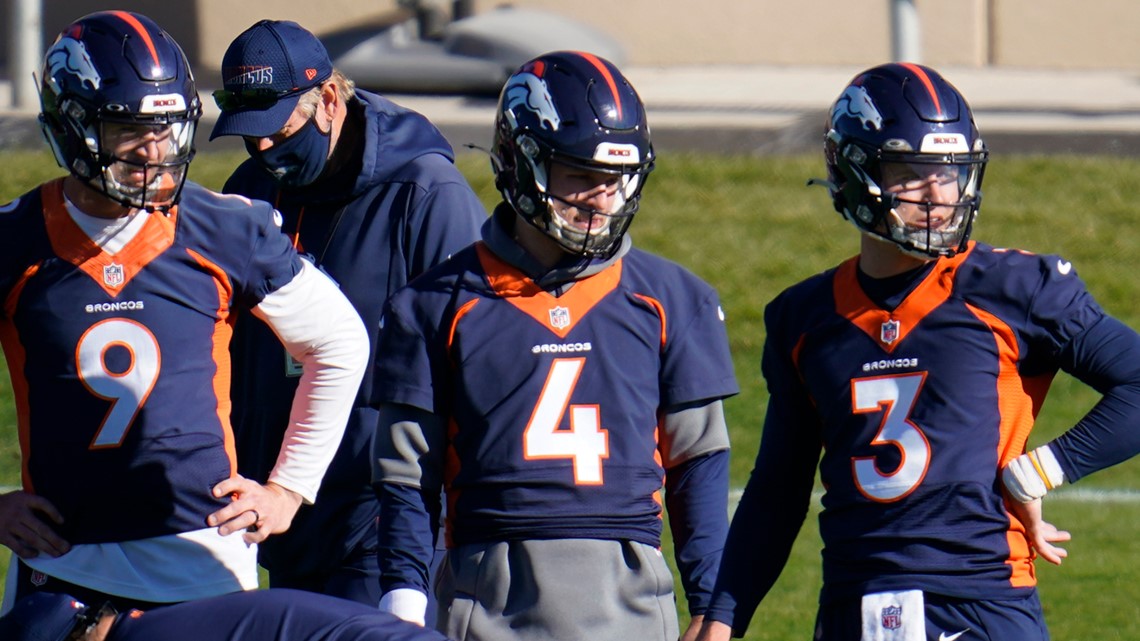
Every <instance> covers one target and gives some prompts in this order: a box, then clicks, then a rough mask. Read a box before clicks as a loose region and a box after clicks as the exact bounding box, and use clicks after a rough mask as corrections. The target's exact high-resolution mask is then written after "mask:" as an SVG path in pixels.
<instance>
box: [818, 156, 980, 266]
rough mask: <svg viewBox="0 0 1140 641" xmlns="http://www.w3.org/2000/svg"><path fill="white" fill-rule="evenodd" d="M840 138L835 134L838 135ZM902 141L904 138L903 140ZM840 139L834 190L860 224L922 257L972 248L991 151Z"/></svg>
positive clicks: (846, 211)
mask: <svg viewBox="0 0 1140 641" xmlns="http://www.w3.org/2000/svg"><path fill="white" fill-rule="evenodd" d="M832 140H833V141H834V138H833V139H832ZM898 142H902V141H898ZM832 144H836V146H837V147H838V148H837V149H836V152H837V153H835V155H834V160H833V161H832V165H833V167H834V169H835V171H833V174H836V175H834V176H833V177H834V178H839V179H840V180H841V182H839V183H837V184H833V185H832V187H833V189H832V195H833V197H837V200H836V205H837V207H836V208H837V209H838V210H839V211H840V213H842V214H843V215H844V217H845V218H847V219H848V220H849V221H851V222H852V223H853V224H854V225H855V226H856V227H858V228H859V229H860V230H862V231H863V232H865V233H868V234H871V235H872V236H874V237H876V238H879V239H881V240H884V241H887V242H890V243H893V244H895V245H897V246H898V247H899V249H900V250H901V251H903V252H904V253H906V254H909V255H911V256H915V257H918V258H923V259H929V258H939V257H943V256H946V257H949V256H953V255H955V254H956V253H958V252H960V251H962V250H964V249H965V248H966V242H967V241H968V240H969V238H970V232H971V230H972V229H973V224H974V219H975V218H976V217H977V213H978V208H979V207H980V205H981V199H982V193H981V190H980V189H979V186H980V185H981V184H982V177H983V175H984V173H985V166H986V162H987V160H988V152H987V151H985V148H984V146H982V145H981V144H980V141H979V145H978V150H976V151H973V152H965V151H964V150H963V153H922V152H910V151H878V150H868V149H865V148H863V147H862V146H861V145H859V144H856V143H851V142H848V143H847V144H846V145H843V144H838V142H837V141H835V142H833V143H832Z"/></svg>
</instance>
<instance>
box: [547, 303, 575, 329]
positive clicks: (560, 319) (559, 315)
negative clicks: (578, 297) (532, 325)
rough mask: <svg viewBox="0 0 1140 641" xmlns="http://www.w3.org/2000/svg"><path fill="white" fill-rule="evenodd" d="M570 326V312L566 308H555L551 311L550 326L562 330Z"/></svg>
mask: <svg viewBox="0 0 1140 641" xmlns="http://www.w3.org/2000/svg"><path fill="white" fill-rule="evenodd" d="M569 325H570V310H569V309H566V308H565V307H555V308H554V309H552V310H550V326H551V327H553V328H554V329H562V328H563V327H567V326H569Z"/></svg>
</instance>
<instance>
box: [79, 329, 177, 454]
mask: <svg viewBox="0 0 1140 641" xmlns="http://www.w3.org/2000/svg"><path fill="white" fill-rule="evenodd" d="M112 349H123V350H126V354H127V355H128V356H129V358H128V360H127V362H126V366H125V367H121V368H119V369H120V371H112V370H111V367H110V366H109V365H108V362H107V354H108V353H109V352H110V351H111V350H112ZM75 358H76V360H77V361H78V362H77V365H78V370H79V380H81V381H83V384H84V385H85V386H86V387H87V389H88V390H89V391H90V392H91V393H92V394H94V395H95V396H98V397H99V398H102V399H104V400H108V401H111V409H109V410H107V415H106V416H105V417H103V423H102V425H100V426H99V431H98V432H97V433H96V434H95V438H94V439H92V441H91V447H92V448H93V449H94V448H103V447H118V446H120V445H122V444H123V439H124V438H126V436H127V430H129V429H130V427H131V423H132V422H134V420H135V416H137V415H138V413H139V410H140V409H142V406H143V403H145V402H146V399H147V397H148V396H150V391H151V390H152V389H154V383H155V381H157V380H158V370H159V363H160V358H159V351H158V341H157V340H156V339H155V338H154V334H151V333H150V330H148V329H147V328H145V327H143V326H142V325H140V324H138V323H136V322H134V321H130V320H126V319H122V318H109V319H107V320H104V321H100V322H98V323H96V324H95V325H93V326H92V327H91V329H89V330H87V333H85V334H84V335H83V337H82V338H80V339H79V346H78V347H77V348H76V350H75Z"/></svg>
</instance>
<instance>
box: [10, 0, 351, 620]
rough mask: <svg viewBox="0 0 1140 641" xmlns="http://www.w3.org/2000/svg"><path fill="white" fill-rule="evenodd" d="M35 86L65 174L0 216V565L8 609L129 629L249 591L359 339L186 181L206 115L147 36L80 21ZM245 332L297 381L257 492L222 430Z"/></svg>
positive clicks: (337, 416)
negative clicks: (89, 607)
mask: <svg viewBox="0 0 1140 641" xmlns="http://www.w3.org/2000/svg"><path fill="white" fill-rule="evenodd" d="M42 79H43V85H42V87H41V101H42V113H41V122H42V125H43V131H44V134H45V137H46V138H47V140H48V142H49V143H50V144H51V148H52V150H53V152H54V153H55V156H56V159H57V160H58V161H59V163H60V165H61V166H62V167H64V168H66V169H67V170H68V172H69V174H68V175H67V176H65V177H63V178H60V179H57V180H53V181H50V182H48V183H45V184H43V185H41V186H39V187H37V188H36V189H34V190H32V191H30V192H28V193H26V194H24V195H23V196H21V197H19V198H18V199H17V200H15V201H13V202H11V203H9V204H7V205H4V206H3V207H0V296H2V298H3V300H4V307H3V309H2V311H0V340H2V343H3V349H4V354H5V357H6V359H7V362H8V367H9V371H10V374H11V378H12V387H13V392H14V396H15V404H16V409H17V420H18V430H19V438H20V450H21V462H22V472H23V475H22V479H23V489H22V490H21V491H17V492H12V493H9V494H5V495H2V496H0V543H2V544H3V545H5V546H7V547H8V548H10V549H11V550H12V551H13V552H14V553H15V554H16V556H17V557H19V561H18V562H16V563H13V564H12V566H11V568H10V572H12V573H14V574H15V579H14V581H15V582H14V583H13V582H10V583H9V585H10V586H11V585H15V590H12V589H9V590H8V591H6V594H5V596H6V598H8V599H14V598H17V597H19V596H23V595H25V594H27V593H29V592H33V591H42V590H54V591H65V592H68V593H70V594H73V595H75V596H77V597H79V598H81V599H83V600H85V601H88V602H102V601H103V600H106V599H108V598H109V599H111V600H112V601H114V602H115V603H116V604H117V605H118V606H119V607H130V606H134V605H147V604H151V603H171V602H177V601H184V600H188V599H196V598H201V597H206V596H212V595H217V594H224V593H227V592H233V591H237V590H242V589H250V588H255V587H257V584H258V578H257V564H256V554H257V548H256V545H253V544H255V543H258V542H260V541H263V540H264V539H265V538H266V537H267V536H269V535H271V534H277V533H280V532H283V531H285V530H286V529H288V527H289V525H290V522H291V520H292V518H293V515H294V514H295V512H296V510H297V508H298V506H299V505H300V504H301V503H302V502H303V501H312V500H313V498H314V496H315V495H316V492H317V490H318V488H319V487H320V483H321V478H322V476H323V474H324V470H325V468H326V467H327V466H328V464H329V461H330V460H331V458H332V456H333V454H334V452H335V451H336V448H337V445H338V444H339V442H340V438H341V435H342V434H343V431H344V426H345V423H346V421H347V418H348V411H349V409H348V408H349V406H350V405H351V402H352V399H353V397H354V396H355V393H356V388H357V386H358V385H359V383H360V380H361V376H362V374H363V368H364V365H365V360H366V354H367V336H366V335H365V333H364V329H363V325H362V323H361V321H360V318H359V316H357V314H356V313H355V311H354V310H353V309H352V307H351V305H350V304H349V303H348V301H347V300H346V299H345V298H344V296H342V295H341V294H340V293H339V291H338V289H337V287H336V285H335V284H334V283H333V282H332V281H330V280H329V279H328V278H327V277H326V276H324V275H322V274H321V273H320V271H319V270H317V269H315V268H314V267H313V266H312V265H310V264H308V263H306V262H305V261H303V260H301V259H300V258H299V256H298V255H297V253H296V251H295V250H294V249H293V247H292V246H291V245H290V243H289V240H288V238H287V237H286V236H285V235H284V234H282V233H281V230H280V222H279V216H278V215H277V213H276V212H275V211H274V210H273V209H272V207H270V206H269V205H267V204H265V203H254V202H251V201H249V200H248V199H245V198H241V197H235V196H222V195H219V194H215V193H213V192H210V191H207V190H206V189H204V188H202V187H200V186H198V185H195V184H194V183H191V182H187V181H186V172H187V168H188V167H189V164H190V161H191V159H192V158H193V156H194V146H193V140H194V129H195V126H196V124H197V120H198V118H199V116H200V115H201V105H200V102H199V98H198V94H197V91H196V89H195V86H194V80H193V77H192V75H191V72H190V67H189V65H188V64H187V62H186V58H185V56H184V55H183V53H182V50H181V49H180V48H179V47H178V45H177V43H175V42H174V40H173V39H171V38H170V36H169V35H168V34H167V33H166V32H164V31H163V30H162V29H161V28H159V27H158V25H156V24H155V23H154V22H153V21H151V20H150V19H149V18H147V17H145V16H142V15H139V14H135V13H129V12H124V11H107V12H99V13H94V14H91V15H88V16H86V17H84V18H81V19H80V20H78V21H76V22H75V23H73V24H71V25H70V26H68V27H67V28H66V29H65V30H64V31H63V32H62V33H61V34H60V36H59V37H58V38H57V39H56V41H55V43H54V44H53V45H52V46H51V48H50V49H49V50H48V52H47V55H46V57H45V59H44V68H43V74H42ZM242 313H253V314H254V315H255V316H258V317H259V318H262V319H264V320H265V321H266V322H267V323H269V324H270V325H271V326H272V327H273V328H274V330H275V331H276V332H277V335H278V336H279V337H280V339H281V340H282V342H283V343H284V344H285V345H286V346H287V348H288V349H289V351H290V353H292V354H294V355H295V356H296V358H298V359H299V360H300V361H301V362H303V363H304V367H303V368H304V375H303V377H302V382H301V385H300V389H299V392H298V394H297V396H296V399H295V404H294V408H293V414H292V416H291V419H290V420H291V424H290V427H289V430H288V432H287V435H286V437H285V439H284V442H283V443H282V445H281V450H280V457H279V459H278V464H277V467H276V468H275V470H274V473H273V474H272V475H270V477H269V478H268V481H267V482H266V483H265V484H264V485H262V484H261V483H257V482H254V481H252V480H247V479H244V478H241V477H240V476H239V475H238V474H237V473H236V466H235V463H234V460H235V452H234V447H233V434H232V431H231V429H230V425H229V371H230V370H229V359H228V351H227V346H228V341H229V337H230V333H231V328H232V325H233V321H234V318H235V317H236V315H238V314H242ZM10 602H11V601H9V603H10Z"/></svg>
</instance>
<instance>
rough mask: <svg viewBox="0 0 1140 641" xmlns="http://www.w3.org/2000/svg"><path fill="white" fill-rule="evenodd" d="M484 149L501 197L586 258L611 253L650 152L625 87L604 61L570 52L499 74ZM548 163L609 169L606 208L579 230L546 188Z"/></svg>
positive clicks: (640, 109) (641, 116) (640, 111)
mask: <svg viewBox="0 0 1140 641" xmlns="http://www.w3.org/2000/svg"><path fill="white" fill-rule="evenodd" d="M491 155H492V163H491V164H492V166H493V168H494V171H495V186H496V187H498V189H499V191H501V192H502V194H503V198H504V199H505V200H506V202H508V203H509V204H510V205H511V206H512V207H513V208H514V210H515V211H516V212H518V213H519V214H520V215H521V216H522V217H523V218H524V219H526V220H527V221H529V222H530V224H532V225H534V226H535V227H537V228H538V229H540V230H542V231H543V232H544V233H545V234H547V235H548V236H550V237H551V238H553V239H554V240H555V241H556V242H558V244H559V245H561V246H562V248H563V249H565V250H566V251H568V252H570V253H574V254H578V255H581V256H589V257H593V256H603V257H605V256H609V255H611V254H612V253H613V252H614V251H616V249H617V248H618V246H619V243H620V241H621V238H622V236H624V235H625V232H626V230H627V229H628V228H629V224H630V222H632V220H633V215H634V214H635V213H636V212H637V208H638V205H639V201H640V198H641V189H642V187H644V186H645V180H646V177H647V176H648V175H649V172H650V171H652V170H653V163H654V159H655V158H656V156H655V155H654V153H653V145H652V143H651V141H650V136H649V124H648V123H647V121H646V118H645V106H644V105H643V104H642V103H641V98H640V97H638V95H637V92H636V91H635V90H634V88H633V86H632V85H631V84H630V83H629V81H628V80H626V78H625V76H623V75H622V73H621V72H620V71H618V69H617V67H615V66H614V65H613V64H612V63H610V62H609V61H607V60H603V59H602V58H599V57H597V56H594V55H591V54H588V53H583V52H572V51H559V52H554V53H548V54H545V55H542V56H539V57H538V58H535V59H534V60H531V61H530V62H527V63H526V64H524V65H523V66H522V67H520V68H519V69H518V71H516V72H515V73H514V74H513V75H511V77H510V78H508V79H507V82H506V84H505V85H504V87H503V91H502V93H501V94H500V96H499V105H498V110H497V113H496V116H495V141H494V149H493V150H492V154H491ZM551 163H561V164H564V165H568V166H570V167H573V168H578V169H585V170H588V171H592V172H603V173H607V174H611V175H613V176H614V177H615V182H616V185H617V193H616V198H615V199H614V205H613V207H611V208H610V211H597V210H588V213H589V214H590V215H591V219H590V220H591V222H590V223H589V225H588V226H587V229H585V230H581V229H577V228H574V227H572V226H570V225H568V224H567V223H566V222H565V221H564V220H563V218H562V217H561V216H559V215H558V214H557V213H556V211H555V209H554V205H555V203H554V202H553V201H554V200H561V199H559V198H557V197H556V196H553V195H551V194H550V193H549V191H548V185H549V178H550V166H551ZM566 204H569V205H572V206H574V207H577V208H578V209H579V210H583V209H584V207H583V205H581V204H578V203H566ZM595 221H603V222H600V223H599V222H595Z"/></svg>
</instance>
